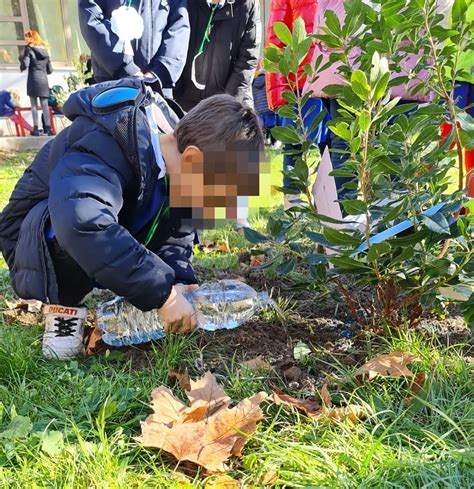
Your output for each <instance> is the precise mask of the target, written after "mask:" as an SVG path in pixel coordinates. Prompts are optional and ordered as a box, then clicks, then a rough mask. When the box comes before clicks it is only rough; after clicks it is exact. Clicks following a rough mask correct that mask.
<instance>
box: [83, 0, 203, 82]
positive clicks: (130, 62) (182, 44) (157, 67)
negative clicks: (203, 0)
mask: <svg viewBox="0 0 474 489" xmlns="http://www.w3.org/2000/svg"><path fill="white" fill-rule="evenodd" d="M193 1H194V0H193ZM122 5H128V0H79V22H80V26H81V32H82V35H83V37H84V39H85V40H86V43H87V45H88V46H89V49H90V50H91V56H92V68H93V72H94V79H95V80H96V81H97V82H102V81H106V80H114V79H115V80H117V79H119V78H123V77H126V76H130V75H134V74H135V73H136V72H137V71H139V70H141V71H143V72H146V71H151V72H153V73H155V75H157V76H158V78H159V79H160V81H161V83H162V86H163V87H164V88H172V87H173V86H174V84H175V83H176V81H177V80H178V78H179V77H180V75H181V72H182V71H183V68H184V64H185V63H186V54H187V52H188V43H189V18H188V10H187V0H132V4H131V6H132V7H134V8H135V9H136V10H137V11H138V13H139V14H140V15H141V16H142V17H143V21H144V24H145V26H144V27H145V28H144V31H143V36H142V37H141V39H139V40H134V41H132V47H133V50H134V53H135V54H134V56H133V57H132V56H126V55H124V54H122V53H114V52H113V48H114V46H115V44H116V43H117V41H118V38H117V35H116V34H115V33H114V32H112V30H111V26H110V17H111V15H112V12H113V11H114V10H115V9H117V8H118V7H120V6H122Z"/></svg>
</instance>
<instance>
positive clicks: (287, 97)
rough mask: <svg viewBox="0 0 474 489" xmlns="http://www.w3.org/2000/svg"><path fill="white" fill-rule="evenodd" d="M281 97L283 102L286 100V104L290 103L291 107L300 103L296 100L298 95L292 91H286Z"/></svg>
mask: <svg viewBox="0 0 474 489" xmlns="http://www.w3.org/2000/svg"><path fill="white" fill-rule="evenodd" d="M281 96H282V98H283V100H285V102H288V103H289V104H290V105H293V104H296V103H297V102H298V100H297V99H296V95H295V94H294V93H293V92H292V91H291V90H285V91H284V92H283V93H282V94H281Z"/></svg>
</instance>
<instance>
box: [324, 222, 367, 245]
mask: <svg viewBox="0 0 474 489" xmlns="http://www.w3.org/2000/svg"><path fill="white" fill-rule="evenodd" d="M323 234H324V237H325V238H326V239H327V240H328V241H330V242H331V243H333V244H335V245H342V246H357V245H359V244H360V240H359V239H357V238H354V237H353V236H351V235H350V234H348V233H344V232H342V231H337V230H336V229H333V228H327V227H326V228H324V230H323Z"/></svg>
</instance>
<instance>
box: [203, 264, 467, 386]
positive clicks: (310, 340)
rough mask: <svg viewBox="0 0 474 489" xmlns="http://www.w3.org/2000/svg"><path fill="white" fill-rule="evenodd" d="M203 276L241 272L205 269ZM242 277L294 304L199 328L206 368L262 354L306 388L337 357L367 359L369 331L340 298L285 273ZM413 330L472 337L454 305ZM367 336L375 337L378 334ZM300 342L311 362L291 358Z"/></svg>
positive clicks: (451, 339)
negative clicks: (275, 313) (304, 286)
mask: <svg viewBox="0 0 474 489" xmlns="http://www.w3.org/2000/svg"><path fill="white" fill-rule="evenodd" d="M200 272H201V270H198V273H200ZM201 278H202V279H206V280H211V279H222V278H239V276H236V274H234V273H230V274H229V273H228V272H227V273H226V272H222V271H214V272H213V271H212V270H208V269H207V270H205V276H202V275H201ZM243 278H244V279H245V281H246V282H247V283H248V284H249V285H251V286H252V287H254V288H255V289H256V290H259V291H261V290H266V291H271V293H272V296H273V297H274V298H276V297H280V298H288V299H289V301H290V304H291V306H292V309H291V310H290V311H288V312H287V313H286V314H285V320H284V321H278V320H275V319H274V318H272V319H266V317H265V316H266V314H265V313H263V314H260V315H258V316H257V317H256V318H254V319H252V320H251V321H249V322H248V323H246V324H244V325H242V326H240V327H239V328H237V329H234V330H224V331H216V332H214V333H210V332H199V333H198V335H199V337H198V344H199V346H200V347H201V348H202V349H203V352H204V361H205V363H206V366H207V367H209V368H211V369H213V370H224V369H225V365H224V363H225V358H235V359H237V360H238V361H239V360H240V359H242V361H243V360H244V359H251V358H255V357H258V356H262V357H263V358H265V359H266V360H267V361H269V362H270V363H271V364H272V365H273V367H274V369H275V373H276V374H277V375H278V376H279V377H280V378H282V379H283V380H285V381H286V383H287V384H288V385H289V386H290V387H291V388H304V389H308V388H311V387H314V385H317V384H321V383H322V382H323V381H324V380H325V379H324V377H326V376H327V375H329V374H330V373H331V371H332V370H333V368H332V366H333V365H335V363H336V362H337V363H340V364H343V365H346V366H354V365H357V364H359V363H361V362H362V361H363V360H364V359H365V355H366V344H367V343H366V342H367V339H368V336H370V335H371V334H373V333H370V332H366V331H362V330H361V328H360V326H359V325H358V324H357V323H356V322H355V321H354V320H353V318H352V316H351V315H350V313H349V310H348V308H347V307H346V305H345V304H344V303H338V302H336V301H335V300H334V299H333V298H331V297H324V298H321V297H320V296H319V295H318V294H319V293H318V291H316V290H314V291H312V290H293V289H292V288H291V287H292V284H291V282H289V281H287V280H286V279H285V278H279V277H270V276H269V275H266V274H264V273H246V274H245V276H244V277H243ZM417 329H419V330H421V331H423V332H425V333H426V335H427V337H428V338H429V337H436V338H437V339H439V340H441V341H443V342H444V343H448V344H454V343H459V342H467V341H468V340H469V338H470V331H469V329H468V328H467V327H466V326H465V323H464V320H463V318H462V316H461V315H460V314H459V313H458V311H457V310H456V309H455V308H454V309H452V310H451V311H450V314H449V317H447V318H446V319H439V318H432V317H426V318H423V320H422V321H421V322H420V324H419V325H418V326H417ZM371 339H372V341H374V340H375V341H376V340H377V338H376V337H372V338H371ZM299 342H303V343H305V344H306V345H308V346H309V347H310V349H311V351H312V353H311V362H310V364H309V365H305V363H307V362H305V361H304V359H303V361H296V360H295V357H294V349H295V346H296V345H297V344H298V343H299ZM302 365H305V367H302ZM322 372H324V377H323V376H322Z"/></svg>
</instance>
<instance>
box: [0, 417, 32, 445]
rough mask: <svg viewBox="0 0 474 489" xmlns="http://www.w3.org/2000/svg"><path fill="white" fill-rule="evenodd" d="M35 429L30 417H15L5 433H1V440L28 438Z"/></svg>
mask: <svg viewBox="0 0 474 489" xmlns="http://www.w3.org/2000/svg"><path fill="white" fill-rule="evenodd" d="M32 429H33V423H32V422H31V420H30V418H29V417H28V416H14V417H13V418H12V420H11V421H10V424H9V425H8V426H7V429H6V430H5V431H2V432H0V438H5V439H7V440H17V439H19V438H26V437H27V436H28V435H29V434H30V433H31V430H32Z"/></svg>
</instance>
